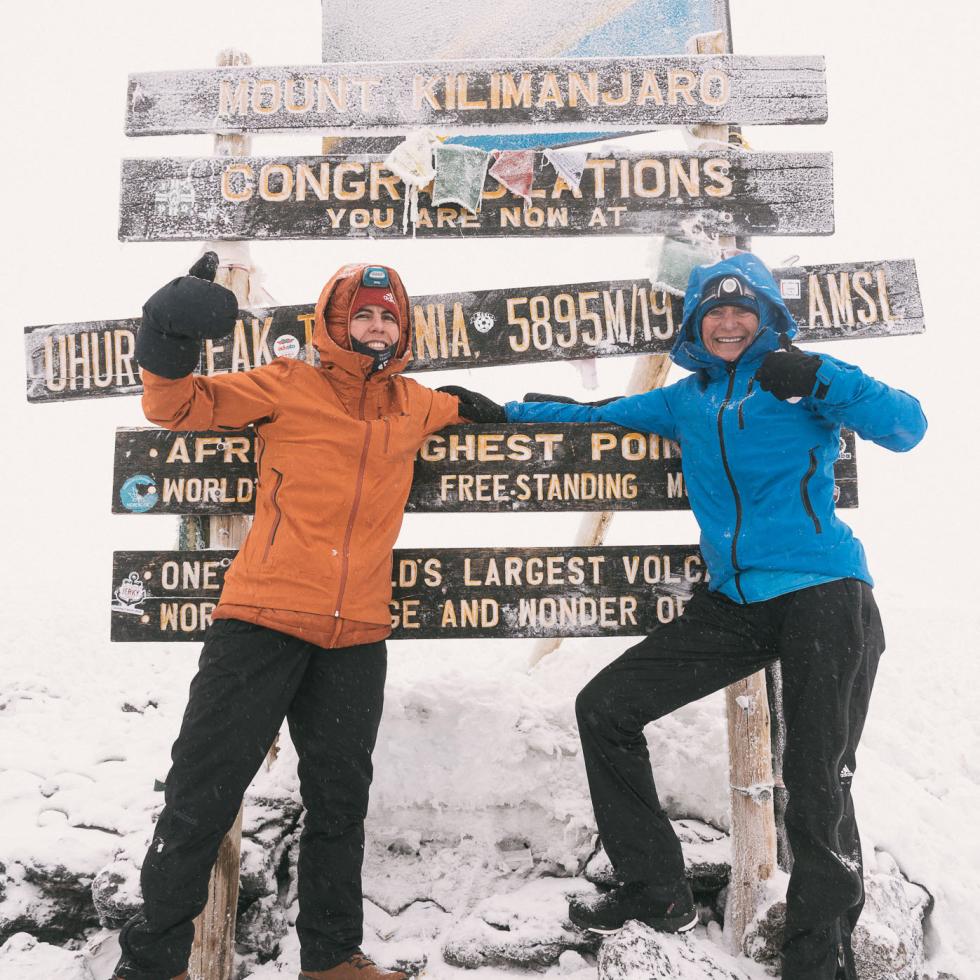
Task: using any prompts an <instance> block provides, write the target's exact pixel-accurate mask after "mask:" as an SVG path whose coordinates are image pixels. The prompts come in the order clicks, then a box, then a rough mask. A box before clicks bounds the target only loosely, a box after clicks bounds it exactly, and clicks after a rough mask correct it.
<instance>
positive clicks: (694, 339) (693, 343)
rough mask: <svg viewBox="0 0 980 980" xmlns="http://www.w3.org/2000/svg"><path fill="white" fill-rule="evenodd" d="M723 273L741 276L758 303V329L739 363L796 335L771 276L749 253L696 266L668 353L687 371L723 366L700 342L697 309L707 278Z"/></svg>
mask: <svg viewBox="0 0 980 980" xmlns="http://www.w3.org/2000/svg"><path fill="white" fill-rule="evenodd" d="M725 273H729V274H732V273H734V274H737V275H740V276H742V277H743V278H744V279H745V280H746V281H747V282H748V283H749V284H750V285H751V286H752V288H753V289H754V290H755V292H756V298H757V300H758V302H759V329H758V332H757V333H756V335H755V339H754V340H753V341H752V344H751V346H750V347H749V348H748V349H747V350H746V351H745V353H744V354H742V357H741V358H740V361H756V360H759V359H760V358H762V357H764V356H765V355H766V354H768V353H769V352H770V351H774V350H776V349H778V348H779V346H780V337H781V335H785V336H786V337H787V338H788V339H790V340H792V338H793V337H794V336H795V335H796V321H795V320H794V319H793V317H792V316H791V314H790V312H789V310H788V309H787V308H786V304H785V303H784V302H783V299H782V297H781V296H780V295H779V287H778V286H777V285H776V280H775V279H773V277H772V273H771V272H770V271H769V270H768V269H767V268H766V266H765V264H764V263H763V262H762V261H761V259H758V258H757V257H756V256H754V255H752V254H751V253H750V252H742V253H740V254H738V255H733V256H732V257H731V258H728V259H723V260H722V261H721V262H716V263H715V264H714V265H699V266H696V267H695V268H694V270H693V271H692V272H691V276H690V278H689V279H688V281H687V290H686V291H685V293H684V319H683V321H682V323H681V330H680V333H679V334H678V335H677V339H676V340H675V341H674V346H673V348H672V349H671V351H670V357H671V360H672V361H673V362H674V363H675V364H678V365H680V366H681V367H682V368H687V370H689V371H708V372H709V373H714V372H715V371H718V370H721V369H723V368H724V367H725V362H724V361H723V360H722V359H721V358H720V357H715V356H714V355H713V354H709V353H708V350H707V348H706V347H705V346H704V344H703V343H702V341H701V330H700V323H699V322H698V317H697V309H698V303H699V300H700V298H701V290H702V288H703V287H704V284H705V283H706V282H707V281H708V280H709V279H714V278H715V277H716V276H721V275H724V274H725Z"/></svg>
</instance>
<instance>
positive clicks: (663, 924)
mask: <svg viewBox="0 0 980 980" xmlns="http://www.w3.org/2000/svg"><path fill="white" fill-rule="evenodd" d="M637 921H639V922H642V923H643V924H644V925H647V926H650V928H651V929H654V930H655V931H656V932H668V933H678V932H689V931H690V930H691V929H693V928H694V927H695V926H696V925H697V924H698V914H697V912H693V913H692V914H691V918H690V919H689V920H688V921H686V922H681V923H680V924H679V925H678V924H677V922H676V921H671V920H669V919H654V920H653V921H652V922H648V921H646V920H644V919H639V920H637ZM625 925H626V923H625V922H624V923H623V925H622V926H617V928H615V929H600V928H598V927H597V926H586V927H585V931H586V932H594V933H595V934H596V935H598V936H615V935H616V933H617V932H622V930H623V926H625Z"/></svg>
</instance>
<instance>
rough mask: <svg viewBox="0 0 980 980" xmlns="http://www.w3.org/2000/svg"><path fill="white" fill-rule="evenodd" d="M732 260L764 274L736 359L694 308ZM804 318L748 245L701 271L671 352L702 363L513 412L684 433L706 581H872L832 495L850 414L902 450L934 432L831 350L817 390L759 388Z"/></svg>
mask: <svg viewBox="0 0 980 980" xmlns="http://www.w3.org/2000/svg"><path fill="white" fill-rule="evenodd" d="M730 271H736V272H738V273H740V274H741V275H743V276H744V277H745V278H746V279H747V280H748V281H749V282H750V283H751V284H752V285H753V287H754V288H755V290H756V293H757V297H758V301H759V306H760V317H759V330H758V333H757V334H756V337H755V339H754V340H753V342H752V344H751V346H749V347H748V348H747V349H746V351H745V352H744V353H743V354H742V356H741V357H740V358H739V360H738V361H737V362H735V363H734V364H727V363H726V362H724V361H722V360H721V359H720V358H717V357H714V356H713V355H712V354H709V353H708V351H707V349H706V348H705V347H704V345H703V344H702V342H701V337H700V331H699V330H698V329H697V327H698V324H697V323H696V316H695V311H696V307H697V303H698V297H699V296H700V293H701V285H702V284H703V283H704V282H705V281H706V280H707V279H709V278H713V277H714V276H717V275H719V274H721V273H724V272H730ZM795 332H796V325H795V323H794V321H793V319H792V317H791V316H790V313H789V310H787V308H786V306H785V304H784V303H783V301H782V299H781V297H780V295H779V290H778V288H777V286H776V283H775V282H774V281H773V278H772V276H771V275H770V273H769V270H768V269H767V268H766V267H765V266H764V265H763V264H762V262H760V261H759V259H757V258H756V257H755V256H754V255H750V254H742V255H736V256H734V257H733V258H730V259H726V260H724V261H723V262H720V263H717V264H716V265H713V266H702V267H699V268H697V269H696V270H695V271H694V273H692V276H691V281H690V282H689V284H688V289H687V293H686V296H685V302H684V319H683V323H682V325H681V331H680V334H679V335H678V337H677V340H676V341H675V343H674V347H673V350H672V351H671V355H670V356H671V358H672V359H673V360H674V361H675V362H676V363H677V364H679V365H680V366H681V367H684V368H687V369H689V370H691V371H693V372H695V373H694V374H692V375H690V376H689V377H686V378H684V379H683V380H681V381H678V382H677V383H676V384H672V385H668V386H667V387H666V388H657V389H654V390H653V391H648V392H645V393H644V394H642V395H634V396H632V397H629V398H620V399H617V400H616V401H614V402H610V403H608V404H606V405H602V406H597V407H592V406H587V405H568V404H564V403H557V402H508V403H507V406H506V410H507V418H508V420H510V421H514V422H614V423H616V424H617V425H621V426H624V427H625V428H628V429H632V430H635V431H639V432H655V433H657V434H659V435H661V436H664V437H666V438H668V439H673V440H675V441H676V442H679V443H680V444H681V448H682V452H683V468H684V481H685V484H686V486H687V493H688V498H689V499H690V502H691V508H692V509H693V511H694V516H695V517H696V518H697V521H698V524H699V525H700V527H701V550H702V553H703V555H704V558H705V561H706V563H707V566H708V572H709V575H710V588H711V589H712V590H717V591H721V592H723V593H724V594H725V595H726V596H728V597H729V598H730V599H733V600H734V601H736V602H739V603H749V602H761V601H762V600H764V599H771V598H772V597H774V596H777V595H782V594H784V593H786V592H793V591H795V590H797V589H802V588H805V587H807V586H810V585H816V584H818V583H820V582H829V581H832V580H834V579H840V578H859V579H863V580H864V581H866V582H868V583H869V584H873V583H872V579H871V575H870V573H869V572H868V566H867V562H866V560H865V555H864V549H863V548H862V547H861V542H860V541H858V539H857V538H855V537H854V534H853V532H852V531H851V529H850V528H849V527H848V526H847V525H846V524H845V523H844V522H843V521H842V520H840V518H839V517H838V516H837V513H836V511H835V509H834V462H835V461H836V459H837V455H838V452H839V439H840V427H841V426H842V425H843V426H847V427H848V428H850V429H853V430H854V431H855V432H856V433H857V434H858V435H859V436H861V437H862V438H864V439H870V440H871V441H872V442H876V443H878V445H880V446H884V447H885V448H886V449H892V450H895V451H897V452H903V451H905V450H908V449H911V448H912V447H913V446H914V445H916V443H918V442H919V440H920V439H921V438H922V436H923V435H924V433H925V430H926V420H925V416H924V415H923V413H922V409H921V407H920V405H919V403H918V401H917V400H916V399H915V398H913V397H912V396H911V395H908V394H906V393H905V392H904V391H899V390H897V389H895V388H889V387H888V386H887V385H885V384H882V383H881V382H880V381H876V380H875V379H874V378H870V377H868V375H866V374H864V373H863V372H862V371H861V370H860V369H858V368H856V367H854V366H853V365H851V364H845V363H844V362H843V361H839V360H837V359H835V358H832V357H828V356H827V355H826V354H821V355H820V358H821V361H822V364H821V366H820V368H819V370H818V372H817V382H818V383H817V385H816V386H815V389H814V393H813V394H812V395H811V396H810V397H807V398H803V399H802V400H801V401H799V402H796V403H790V402H788V401H780V400H779V399H777V398H776V397H775V396H773V395H771V394H769V393H768V392H766V391H763V390H761V389H760V388H759V387H758V385H757V384H755V383H754V381H753V375H754V374H755V372H756V370H757V369H758V367H759V364H760V362H761V361H762V359H763V358H764V357H765V356H766V354H768V353H769V352H770V351H774V350H776V349H778V347H779V346H780V343H779V335H780V334H783V333H784V334H786V335H787V336H788V337H792V336H793V335H794V334H795Z"/></svg>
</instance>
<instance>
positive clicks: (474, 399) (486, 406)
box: [437, 385, 507, 423]
mask: <svg viewBox="0 0 980 980" xmlns="http://www.w3.org/2000/svg"><path fill="white" fill-rule="evenodd" d="M437 390H438V391H444V392H445V393H446V394H447V395H455V396H456V397H457V398H458V399H459V414H460V415H462V416H463V418H464V419H469V420H470V421H471V422H484V423H487V422H490V423H493V422H506V421H507V413H506V412H505V411H504V407H503V405H498V404H497V403H496V402H495V401H492V400H491V399H489V398H487V396H486V395H481V394H480V393H479V392H478V391H470V390H469V388H460V387H459V386H458V385H443V387H442V388H439V389H437Z"/></svg>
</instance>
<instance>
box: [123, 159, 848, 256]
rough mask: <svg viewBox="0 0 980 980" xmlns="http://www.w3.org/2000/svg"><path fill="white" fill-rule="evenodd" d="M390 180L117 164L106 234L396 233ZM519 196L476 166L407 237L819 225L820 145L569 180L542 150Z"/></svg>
mask: <svg viewBox="0 0 980 980" xmlns="http://www.w3.org/2000/svg"><path fill="white" fill-rule="evenodd" d="M404 190H405V188H404V186H403V185H402V183H401V181H399V180H398V178H397V177H395V176H394V175H393V174H392V173H390V172H389V171H388V170H386V169H385V167H384V164H383V162H382V161H381V160H369V159H366V158H356V157H347V156H325V157H323V156H321V157H239V158H235V157H228V158H208V157H201V158H198V159H175V158H164V159H159V160H146V159H141V160H124V161H123V164H122V188H121V196H120V205H119V238H120V240H121V241H129V242H140V241H145V242H159V241H189V240H190V241H194V240H208V241H215V240H234V239H256V240H259V239H291V238H299V239H345V240H346V239H350V238H402V237H404V235H405V232H404V231H403V229H402V212H403V209H404V207H405V200H404ZM532 198H533V200H532V205H531V206H530V207H527V208H525V207H524V202H523V200H522V199H521V198H519V197H516V196H515V195H513V194H511V193H510V192H509V191H507V190H506V189H505V188H504V187H503V186H501V185H499V184H498V183H497V181H496V180H494V178H493V177H491V176H490V175H489V173H488V174H487V177H486V184H485V190H484V195H483V203H482V206H481V210H480V211H479V212H478V213H476V214H471V213H470V212H469V211H467V210H465V209H464V208H461V207H458V206H456V205H440V206H438V207H436V206H433V205H432V204H431V201H430V198H429V196H428V194H427V193H422V194H421V195H420V206H419V221H418V227H417V229H416V235H417V237H419V238H453V239H461V238H483V237H510V236H519V237H539V238H542V237H556V236H567V235H627V234H630V235H636V234H639V235H652V234H658V233H660V232H663V231H667V230H669V229H672V228H678V227H680V226H681V225H682V224H690V223H691V222H697V223H699V225H700V227H701V228H702V229H703V230H705V231H706V232H708V233H715V232H718V233H722V234H729V235H731V234H739V235H829V234H831V233H832V232H833V230H834V202H833V171H832V165H831V157H830V154H829V153H739V152H732V151H723V152H699V153H675V154H671V153H657V154H642V153H627V152H618V153H612V154H608V155H606V156H603V157H593V158H591V159H589V161H588V163H587V165H586V168H585V172H584V174H583V176H582V184H581V187H580V189H579V190H575V191H573V190H572V189H571V188H570V187H569V186H568V185H567V184H566V183H565V181H564V180H563V179H562V178H561V177H559V176H558V174H557V173H556V172H555V170H554V169H553V168H552V166H551V164H549V163H547V161H546V160H545V159H544V156H543V154H541V153H538V154H537V157H536V162H535V177H534V189H533V192H532Z"/></svg>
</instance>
